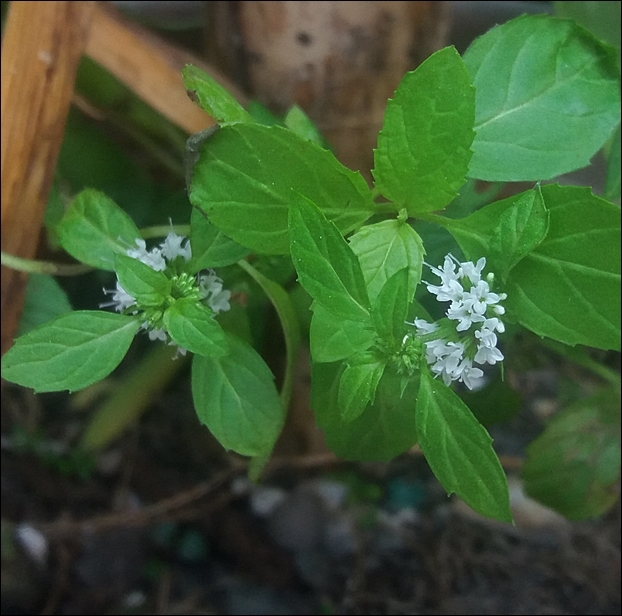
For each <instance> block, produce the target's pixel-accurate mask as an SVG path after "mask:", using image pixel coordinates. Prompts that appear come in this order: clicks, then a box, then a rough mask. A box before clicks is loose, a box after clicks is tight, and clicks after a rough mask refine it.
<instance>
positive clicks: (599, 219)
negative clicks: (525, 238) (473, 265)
mask: <svg viewBox="0 0 622 616" xmlns="http://www.w3.org/2000/svg"><path fill="white" fill-rule="evenodd" d="M524 195H525V193H523V194H522V195H517V196H515V197H510V198H509V199H504V200H503V201H497V202H496V203H492V204H490V205H488V206H486V207H484V208H482V209H481V210H479V211H477V212H475V213H474V214H471V215H470V216H468V217H467V218H464V219H462V220H456V221H451V222H449V224H447V228H448V229H449V231H450V232H451V233H452V234H453V235H454V237H455V238H456V240H457V241H458V243H459V244H460V247H461V248H462V250H463V251H464V253H465V254H466V255H467V257H469V258H470V259H472V260H474V259H477V258H479V257H480V256H482V255H486V254H488V253H489V244H490V238H491V236H492V235H493V233H494V230H495V228H496V227H497V226H498V224H499V221H500V219H501V216H502V215H503V214H504V212H506V211H507V210H508V209H509V208H511V207H513V206H514V205H515V204H516V203H517V202H518V201H519V200H520V199H522V198H523V197H524ZM542 197H543V199H544V206H545V207H546V209H547V210H548V211H549V230H548V233H547V235H546V238H545V239H544V240H543V241H542V243H541V244H539V245H538V246H537V247H536V248H535V249H534V250H533V251H532V252H530V253H529V254H528V255H527V256H525V257H524V258H523V259H522V260H521V261H520V263H518V264H517V265H516V266H515V267H514V269H512V271H511V272H510V274H509V276H508V280H507V284H506V287H505V289H503V290H504V291H505V292H506V293H507V295H508V298H507V300H505V301H504V306H505V307H506V308H507V309H508V310H509V311H510V312H511V313H512V314H513V315H514V316H515V317H516V318H517V319H518V321H519V322H520V323H521V324H522V325H524V326H525V327H527V328H528V329H530V330H531V331H533V332H535V333H536V334H538V335H539V336H548V337H549V338H553V339H554V340H559V341H560V342H564V343H566V344H568V345H570V346H574V345H575V344H584V345H587V346H593V347H597V348H600V349H619V348H620V208H619V207H617V206H615V205H613V204H612V203H609V202H608V201H605V200H604V199H601V198H600V197H596V196H595V195H593V194H592V193H591V192H590V189H589V188H581V187H577V186H558V185H556V184H552V185H547V186H543V187H542ZM447 222H448V221H447V220H445V221H444V223H443V224H446V223H447Z"/></svg>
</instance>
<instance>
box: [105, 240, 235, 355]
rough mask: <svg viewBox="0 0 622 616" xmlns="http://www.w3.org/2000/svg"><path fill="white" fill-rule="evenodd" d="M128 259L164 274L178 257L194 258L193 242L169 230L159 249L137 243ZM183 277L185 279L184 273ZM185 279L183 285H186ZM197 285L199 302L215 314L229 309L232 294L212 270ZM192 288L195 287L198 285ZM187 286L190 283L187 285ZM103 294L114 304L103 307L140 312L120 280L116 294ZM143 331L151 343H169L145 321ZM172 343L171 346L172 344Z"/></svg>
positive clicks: (180, 351)
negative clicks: (130, 258) (191, 245)
mask: <svg viewBox="0 0 622 616" xmlns="http://www.w3.org/2000/svg"><path fill="white" fill-rule="evenodd" d="M126 254H127V256H128V257H132V258H134V259H138V260H139V261H141V262H142V263H144V264H145V265H148V266H149V267H150V268H151V269H154V270H156V271H157V272H163V271H165V270H166V269H167V268H168V267H169V265H170V264H171V263H172V262H173V261H174V260H175V259H177V258H178V257H182V258H183V259H184V260H185V261H189V260H190V259H191V257H192V251H191V248H190V242H189V240H188V238H186V237H184V236H182V235H177V234H176V233H175V232H174V231H172V230H171V231H170V232H169V234H168V235H167V236H166V239H165V240H164V241H163V242H162V243H161V244H160V245H159V246H158V247H156V248H152V249H151V250H147V244H146V242H145V240H143V239H137V240H136V248H129V249H128V250H127V251H126ZM182 276H184V275H183V274H182ZM182 276H178V277H175V276H173V277H172V280H173V281H175V280H176V278H177V279H181V278H182ZM187 282H188V279H187V277H186V279H185V280H183V282H182V284H183V283H187ZM196 283H198V296H199V299H200V301H202V302H203V303H204V304H206V305H207V306H209V307H210V308H211V309H212V311H213V312H214V313H215V314H218V313H219V312H223V311H226V310H229V308H230V305H229V300H230V298H231V291H227V290H225V289H223V285H222V280H221V279H220V278H219V277H218V276H217V275H216V273H215V272H214V271H213V270H207V272H206V273H201V274H199V275H198V277H197V280H196ZM196 283H193V284H192V286H193V287H196V286H197V284H196ZM185 286H186V287H187V286H188V285H187V284H186V285H185ZM104 293H109V294H112V301H110V302H107V303H104V304H101V305H100V307H102V308H103V307H105V306H113V307H114V309H115V310H116V311H117V312H122V313H130V314H137V313H138V312H140V311H141V309H140V307H139V306H138V303H137V301H136V298H135V297H134V296H133V295H131V294H130V293H128V292H127V291H126V290H125V289H124V288H123V287H122V286H121V284H120V283H119V281H117V288H116V289H115V290H113V291H108V290H106V289H104ZM142 327H143V329H145V330H147V331H148V334H149V339H150V340H162V341H164V342H166V341H167V340H168V336H167V334H166V331H165V330H163V329H161V328H157V327H153V325H152V324H151V323H150V322H149V321H145V322H144V323H143V325H142ZM171 344H172V343H171ZM179 353H180V354H182V355H185V354H186V349H183V348H181V347H179Z"/></svg>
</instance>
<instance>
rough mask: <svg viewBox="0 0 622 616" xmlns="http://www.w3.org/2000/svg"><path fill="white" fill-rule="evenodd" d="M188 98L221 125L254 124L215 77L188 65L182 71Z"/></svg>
mask: <svg viewBox="0 0 622 616" xmlns="http://www.w3.org/2000/svg"><path fill="white" fill-rule="evenodd" d="M181 76H182V77H183V80H184V86H185V87H186V91H187V92H188V96H189V97H190V98H191V100H192V101H193V102H194V103H196V104H197V105H198V106H199V107H201V109H203V111H207V113H209V114H210V115H211V116H212V117H213V118H214V120H216V121H217V122H218V123H219V124H223V125H226V124H235V123H236V122H252V121H253V118H252V117H251V116H250V114H249V113H248V112H247V111H246V110H245V109H244V107H242V105H240V103H238V102H237V101H236V100H235V98H234V97H233V96H232V95H231V94H230V93H229V92H228V91H227V90H225V88H223V87H222V86H221V85H220V84H219V83H218V82H217V81H216V80H215V79H214V78H213V77H211V76H210V75H208V74H207V73H206V72H205V71H202V70H201V69H200V68H198V67H196V66H193V65H192V64H187V65H186V66H185V67H184V68H183V69H182V71H181Z"/></svg>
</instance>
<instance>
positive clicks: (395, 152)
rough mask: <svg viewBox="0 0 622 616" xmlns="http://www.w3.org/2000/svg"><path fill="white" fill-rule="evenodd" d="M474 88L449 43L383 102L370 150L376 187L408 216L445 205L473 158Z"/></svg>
mask: <svg viewBox="0 0 622 616" xmlns="http://www.w3.org/2000/svg"><path fill="white" fill-rule="evenodd" d="M474 120H475V92H474V89H473V86H472V85H471V82H470V79H469V73H468V71H467V69H466V67H465V65H464V62H463V61H462V58H461V57H460V55H459V54H458V52H457V51H456V50H455V48H453V47H446V48H445V49H441V50H440V51H437V52H436V53H434V54H432V55H431V56H430V57H429V58H428V59H427V60H426V61H425V62H423V63H422V64H421V65H420V66H419V67H418V68H417V69H416V70H415V71H413V72H411V73H407V74H406V76H405V77H404V78H403V79H402V81H401V82H400V85H399V86H398V88H397V90H396V91H395V94H394V97H393V99H392V100H389V102H388V104H387V110H386V113H385V117H384V124H383V127H382V130H381V131H380V134H379V135H378V148H377V149H376V150H375V151H374V165H375V168H374V170H373V172H372V173H373V175H374V179H375V181H376V188H377V189H378V190H379V191H380V192H381V193H382V194H383V195H384V196H385V197H387V198H388V199H390V200H391V201H393V202H394V203H395V204H396V206H398V207H402V206H405V207H406V208H407V209H408V212H409V213H410V214H411V215H413V216H414V215H416V214H417V213H418V212H430V211H433V210H439V209H442V208H444V207H445V206H446V205H447V204H448V203H450V202H451V200H452V199H453V198H454V197H455V196H456V195H457V194H458V190H459V189H460V187H461V186H462V184H464V181H465V178H466V174H467V171H468V168H469V161H470V159H471V155H472V153H471V150H470V149H469V148H470V146H471V142H472V141H473V135H474V133H473V123H474Z"/></svg>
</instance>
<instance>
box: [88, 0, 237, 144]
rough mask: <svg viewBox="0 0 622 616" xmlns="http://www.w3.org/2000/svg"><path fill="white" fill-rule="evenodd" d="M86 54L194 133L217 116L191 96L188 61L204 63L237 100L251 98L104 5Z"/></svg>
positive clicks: (187, 130)
mask: <svg viewBox="0 0 622 616" xmlns="http://www.w3.org/2000/svg"><path fill="white" fill-rule="evenodd" d="M86 54H87V55H88V56H89V57H90V58H91V59H93V60H95V62H97V63H98V64H100V65H101V66H103V67H104V68H105V69H106V70H107V71H109V72H110V73H112V74H113V75H114V76H115V77H116V78H117V79H118V80H119V81H121V82H122V83H124V84H125V85H126V86H128V87H129V88H130V89H131V90H133V91H134V92H135V93H136V94H137V95H138V96H139V97H140V98H142V99H143V100H144V101H145V102H146V103H147V104H149V105H150V106H151V107H153V108H154V109H156V110H157V111H159V112H160V113H161V114H162V115H163V116H164V117H166V118H167V119H169V120H170V121H171V122H173V123H174V124H176V125H177V126H179V127H181V128H183V129H184V130H185V131H186V132H187V133H189V134H191V133H197V132H199V131H201V130H203V129H204V128H207V127H209V126H212V125H213V124H214V120H213V119H212V118H211V117H210V116H209V115H208V114H207V113H205V112H204V111H202V110H201V109H200V108H199V107H197V106H196V105H195V104H194V103H193V102H191V101H190V99H189V98H188V96H187V94H186V90H185V88H184V84H183V81H182V78H181V69H182V68H183V67H184V66H185V65H186V64H194V65H196V66H199V67H200V68H202V69H203V70H204V71H206V72H207V73H209V74H210V75H211V76H212V77H213V78H214V79H216V80H217V81H219V82H220V83H221V84H222V85H223V86H225V87H226V88H227V89H228V90H229V91H230V92H231V93H232V94H233V95H234V96H235V97H236V98H237V99H238V101H240V102H241V103H245V102H246V100H245V96H244V95H243V94H242V92H241V91H240V90H239V88H237V87H236V86H235V85H234V84H233V83H231V82H230V81H229V80H227V78H226V77H224V76H223V75H222V74H221V73H219V72H218V71H216V70H215V69H214V68H213V67H211V66H209V65H208V64H206V63H205V62H203V61H202V60H200V59H199V58H197V57H196V56H194V55H193V54H191V53H189V52H187V51H184V50H182V49H179V48H177V47H174V46H173V45H170V44H168V43H166V42H164V41H162V40H161V39H160V38H158V37H157V36H156V35H154V34H152V33H151V32H149V31H147V30H145V29H144V28H141V27H140V26H137V25H135V24H132V23H130V22H128V21H127V20H126V19H124V18H123V17H122V16H121V15H120V14H119V12H118V11H116V10H115V9H114V8H113V7H111V6H109V5H104V4H103V3H102V4H98V5H97V8H96V10H95V15H94V18H93V28H92V30H91V36H90V38H89V42H88V46H87V48H86Z"/></svg>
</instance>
